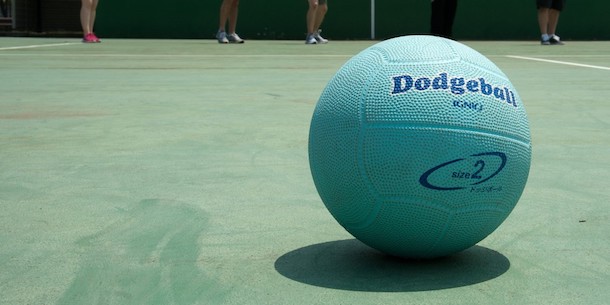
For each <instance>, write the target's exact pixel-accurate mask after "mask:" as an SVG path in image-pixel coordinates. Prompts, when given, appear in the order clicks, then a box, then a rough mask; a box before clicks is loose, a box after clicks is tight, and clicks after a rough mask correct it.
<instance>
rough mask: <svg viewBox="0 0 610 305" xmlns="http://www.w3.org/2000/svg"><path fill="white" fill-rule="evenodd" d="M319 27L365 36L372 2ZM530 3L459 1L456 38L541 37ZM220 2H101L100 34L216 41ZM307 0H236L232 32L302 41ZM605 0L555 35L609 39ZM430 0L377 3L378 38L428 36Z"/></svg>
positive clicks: (354, 1)
mask: <svg viewBox="0 0 610 305" xmlns="http://www.w3.org/2000/svg"><path fill="white" fill-rule="evenodd" d="M328 1H329V12H328V15H327V17H326V20H325V22H324V24H323V25H322V28H323V29H324V36H327V37H328V38H331V39H368V38H370V35H371V34H370V0H349V1H345V0H328ZM534 3H535V1H534V0H514V1H511V0H508V1H506V0H505V1H500V0H460V1H459V5H458V12H457V15H456V21H455V26H454V36H455V38H456V39H493V40H503V39H538V36H539V31H538V25H537V21H536V8H535V4H534ZM219 7H220V0H204V1H201V0H197V1H195V0H181V1H159V0H129V1H125V0H100V7H99V9H98V20H97V24H96V31H97V32H98V33H99V34H100V36H103V37H122V38H213V36H214V34H215V32H216V30H217V27H218V11H219ZM306 10H307V1H306V0H292V1H286V0H266V1H260V0H241V3H240V15H239V22H238V27H237V29H238V30H237V32H238V33H239V34H240V36H242V37H243V38H246V39H304V36H305V34H304V33H305V13H306ZM608 12H610V2H606V1H596V0H570V1H568V3H567V6H566V9H565V11H564V12H563V14H562V15H561V18H560V21H559V27H558V34H559V35H561V36H562V39H564V40H570V39H572V40H591V39H597V40H606V39H610V22H608V17H609V16H608V15H609V13H608ZM429 17H430V1H429V0H376V20H377V22H376V38H377V39H385V38H389V37H395V36H401V35H406V34H416V33H427V32H428V30H429Z"/></svg>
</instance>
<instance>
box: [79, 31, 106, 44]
mask: <svg viewBox="0 0 610 305" xmlns="http://www.w3.org/2000/svg"><path fill="white" fill-rule="evenodd" d="M83 42H84V43H97V42H102V41H101V40H100V39H99V38H97V36H95V34H93V33H89V34H87V35H85V37H83Z"/></svg>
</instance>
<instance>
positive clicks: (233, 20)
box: [229, 0, 239, 34]
mask: <svg viewBox="0 0 610 305" xmlns="http://www.w3.org/2000/svg"><path fill="white" fill-rule="evenodd" d="M231 2H232V3H231V9H230V11H229V34H235V28H237V11H238V8H239V0H233V1H231Z"/></svg>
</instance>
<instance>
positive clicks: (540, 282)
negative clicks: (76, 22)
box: [0, 38, 610, 305]
mask: <svg viewBox="0 0 610 305" xmlns="http://www.w3.org/2000/svg"><path fill="white" fill-rule="evenodd" d="M373 43H374V42H371V41H331V43H329V44H328V45H318V46H308V45H304V44H303V42H302V41H247V42H246V43H245V44H244V45H219V44H218V43H216V42H215V41H212V40H118V39H117V40H114V39H107V40H104V41H103V42H102V43H101V44H82V43H80V42H79V40H76V39H40V38H38V39H34V38H0V209H1V212H0V304H206V305H216V304H256V305H261V304H287V305H292V304H303V305H305V304H307V305H310V304H350V305H351V304H376V305H378V304H384V305H390V304H402V305H404V304H552V305H559V304H569V305H575V304H587V305H591V304H596V305H602V304H610V289H609V288H610V206H609V204H610V42H607V41H600V42H576V41H569V42H567V44H566V45H564V46H540V45H539V43H538V42H537V41H497V42H493V41H485V42H483V41H466V42H464V43H465V44H467V45H469V46H471V47H473V48H474V49H476V50H478V51H479V52H481V53H483V54H484V55H486V56H488V57H489V58H490V59H491V60H492V61H494V62H495V63H496V64H497V65H498V66H499V67H500V68H501V69H502V70H503V71H504V72H505V73H506V74H507V75H508V76H509V78H510V79H511V81H512V83H513V84H514V85H515V87H516V88H517V90H518V91H519V94H520V96H521V98H522V99H523V102H524V104H525V106H526V109H527V111H528V116H529V121H530V127H531V133H532V143H533V144H532V145H533V156H532V167H531V172H530V176H529V180H528V184H527V186H526V188H525V191H524V193H523V196H522V197H521V200H520V201H519V203H518V204H517V206H516V208H515V210H514V211H513V212H512V214H511V215H510V216H509V217H508V219H507V220H506V221H505V222H504V223H503V224H502V225H501V226H500V227H499V228H498V230H496V231H495V232H494V233H492V234H491V235H490V236H488V237H487V238H486V239H484V240H483V241H481V242H480V243H479V244H478V245H477V246H474V247H472V248H470V249H468V250H466V251H464V252H462V253H459V254H456V255H453V256H450V257H447V258H442V259H436V260H432V261H417V260H415V261H414V260H401V259H396V258H392V257H389V256H385V255H383V254H380V253H379V252H377V251H375V250H372V249H370V248H368V247H367V246H365V245H363V244H361V243H360V242H358V241H357V240H355V239H354V238H353V237H351V236H350V235H349V234H348V233H347V232H346V231H345V230H344V229H343V228H342V227H341V226H340V225H339V224H337V222H336V221H335V220H334V219H333V218H332V216H331V215H330V213H329V212H328V211H327V210H326V208H325V207H324V204H323V203H322V201H321V200H320V198H319V196H318V194H317V192H316V190H315V187H314V184H313V181H312V178H311V174H310V171H309V164H308V156H307V141H308V132H309V123H310V120H311V115H312V113H313V109H314V106H315V103H316V102H317V99H318V97H319V96H320V93H321V91H322V89H323V88H324V86H325V85H326V83H327V82H328V80H329V79H330V78H331V77H332V75H333V74H334V73H335V72H336V71H337V69H339V67H340V66H341V65H342V64H343V63H344V62H345V61H347V60H348V59H349V58H350V57H351V56H353V55H355V54H357V53H358V52H359V51H361V50H363V49H365V48H366V47H368V46H370V45H372V44H373Z"/></svg>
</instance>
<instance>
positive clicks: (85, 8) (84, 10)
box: [80, 0, 93, 36]
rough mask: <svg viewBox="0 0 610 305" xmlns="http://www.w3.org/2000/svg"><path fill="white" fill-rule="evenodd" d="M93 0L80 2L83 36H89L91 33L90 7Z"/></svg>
mask: <svg viewBox="0 0 610 305" xmlns="http://www.w3.org/2000/svg"><path fill="white" fill-rule="evenodd" d="M92 4H93V0H82V1H81V8H80V24H81V27H82V29H83V36H86V35H88V34H90V33H91V32H92V31H93V27H92V26H91V7H92Z"/></svg>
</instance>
